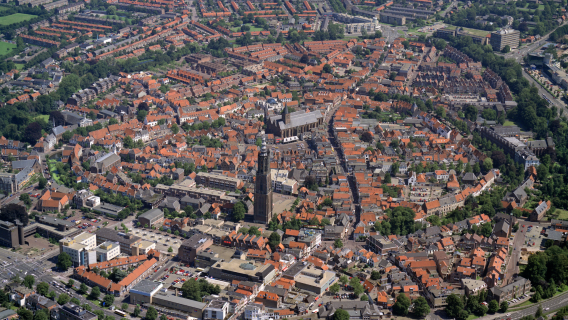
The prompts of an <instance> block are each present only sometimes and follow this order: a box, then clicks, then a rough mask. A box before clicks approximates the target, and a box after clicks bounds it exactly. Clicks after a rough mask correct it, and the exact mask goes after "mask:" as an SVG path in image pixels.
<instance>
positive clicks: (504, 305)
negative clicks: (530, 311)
mask: <svg viewBox="0 0 568 320" xmlns="http://www.w3.org/2000/svg"><path fill="white" fill-rule="evenodd" d="M508 309H509V304H508V303H507V301H503V302H501V304H500V305H499V311H501V312H502V313H505V312H507V310H508Z"/></svg>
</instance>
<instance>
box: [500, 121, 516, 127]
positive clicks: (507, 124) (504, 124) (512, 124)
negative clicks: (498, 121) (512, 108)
mask: <svg viewBox="0 0 568 320" xmlns="http://www.w3.org/2000/svg"><path fill="white" fill-rule="evenodd" d="M514 125H515V124H514V123H513V121H508V120H507V121H505V122H504V123H503V126H505V127H507V126H514Z"/></svg>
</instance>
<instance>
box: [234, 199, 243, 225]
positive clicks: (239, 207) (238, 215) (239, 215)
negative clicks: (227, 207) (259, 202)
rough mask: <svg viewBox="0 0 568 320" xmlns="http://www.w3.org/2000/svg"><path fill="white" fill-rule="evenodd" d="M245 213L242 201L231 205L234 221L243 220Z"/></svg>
mask: <svg viewBox="0 0 568 320" xmlns="http://www.w3.org/2000/svg"><path fill="white" fill-rule="evenodd" d="M245 213H246V209H245V205H244V204H243V202H242V201H240V202H238V203H237V204H235V206H234V207H233V219H234V220H235V222H238V221H241V220H244V219H245Z"/></svg>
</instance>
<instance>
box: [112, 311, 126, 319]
mask: <svg viewBox="0 0 568 320" xmlns="http://www.w3.org/2000/svg"><path fill="white" fill-rule="evenodd" d="M114 313H116V314H118V315H119V316H121V317H123V318H124V317H126V312H124V311H120V310H114Z"/></svg>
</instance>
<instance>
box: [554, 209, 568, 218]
mask: <svg viewBox="0 0 568 320" xmlns="http://www.w3.org/2000/svg"><path fill="white" fill-rule="evenodd" d="M556 213H557V214H558V215H557V216H556V219H558V220H568V210H562V209H556V212H555V214H556Z"/></svg>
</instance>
